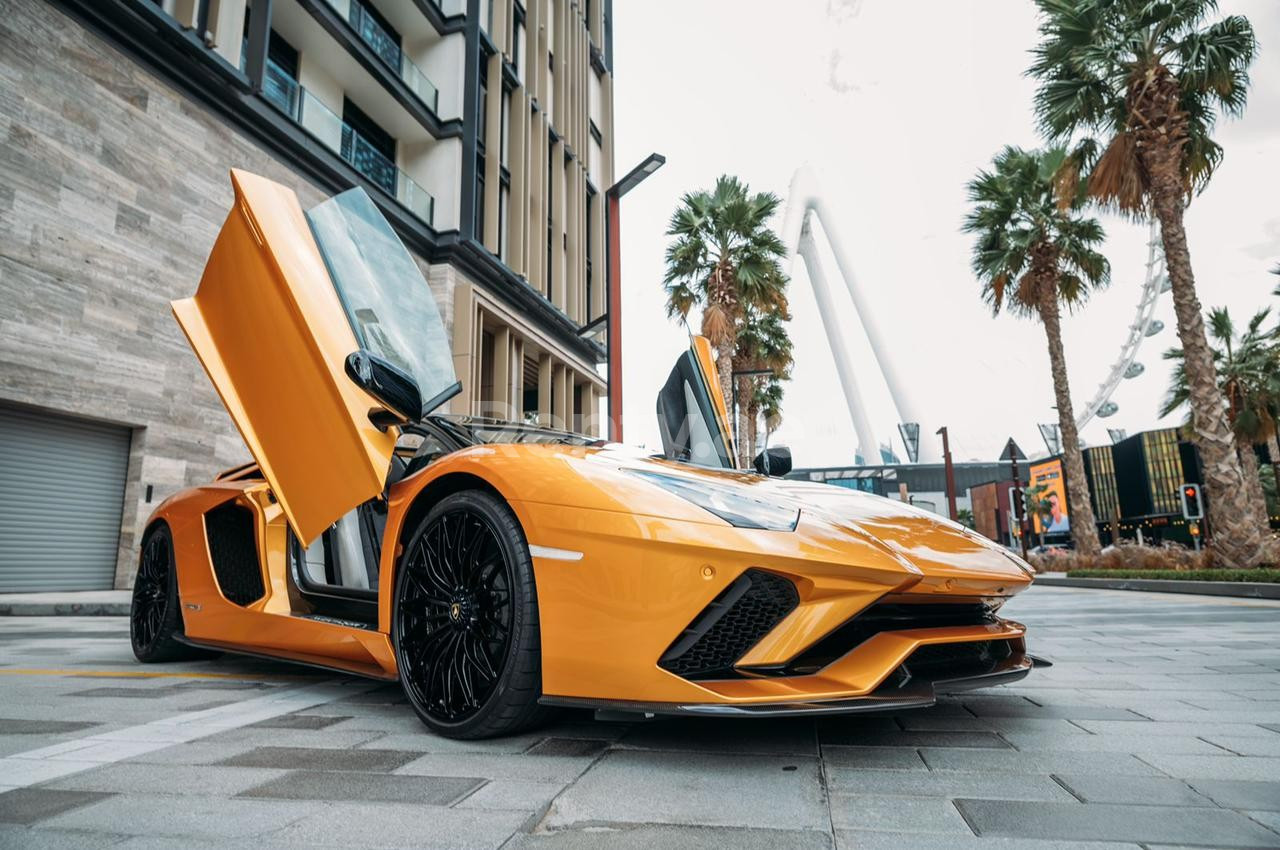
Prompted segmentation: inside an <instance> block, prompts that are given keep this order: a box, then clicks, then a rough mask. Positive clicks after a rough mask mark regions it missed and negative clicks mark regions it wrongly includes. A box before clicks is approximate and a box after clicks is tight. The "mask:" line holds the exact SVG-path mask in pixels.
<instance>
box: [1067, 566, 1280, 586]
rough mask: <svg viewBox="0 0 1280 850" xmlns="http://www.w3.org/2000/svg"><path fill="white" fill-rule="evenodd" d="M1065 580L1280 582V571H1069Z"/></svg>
mask: <svg viewBox="0 0 1280 850" xmlns="http://www.w3.org/2000/svg"><path fill="white" fill-rule="evenodd" d="M1067 578H1142V579H1176V580H1178V581H1253V582H1265V583H1267V584H1275V583H1277V582H1280V570H1272V569H1260V570H1071V571H1070V572H1068V573H1067Z"/></svg>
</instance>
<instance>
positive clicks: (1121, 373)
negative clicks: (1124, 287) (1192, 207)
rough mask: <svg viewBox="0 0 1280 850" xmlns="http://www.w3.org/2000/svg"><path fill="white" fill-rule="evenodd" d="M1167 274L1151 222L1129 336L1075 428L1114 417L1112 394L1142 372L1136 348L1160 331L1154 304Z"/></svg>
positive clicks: (1167, 285)
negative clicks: (1144, 275)
mask: <svg viewBox="0 0 1280 850" xmlns="http://www.w3.org/2000/svg"><path fill="white" fill-rule="evenodd" d="M1171 288H1172V287H1171V285H1170V283H1169V275H1168V272H1167V270H1166V269H1165V262H1164V248H1163V245H1162V244H1161V241H1160V228H1159V225H1158V224H1157V222H1155V221H1152V222H1151V227H1150V229H1149V230H1148V236H1147V274H1146V280H1145V281H1144V282H1143V284H1142V293H1141V295H1140V296H1139V298H1138V307H1137V311H1136V313H1135V314H1134V318H1133V321H1132V322H1130V323H1129V335H1128V337H1126V338H1125V341H1124V345H1122V346H1121V347H1120V354H1119V356H1118V357H1116V360H1115V362H1114V363H1112V364H1111V370H1110V371H1109V372H1107V377H1106V380H1104V381H1103V382H1102V383H1101V384H1099V385H1098V390H1097V392H1095V393H1094V395H1093V398H1092V399H1091V400H1090V401H1089V403H1088V404H1087V405H1085V407H1084V410H1082V411H1080V413H1079V414H1078V415H1077V416H1076V430H1080V429H1082V428H1084V426H1085V425H1087V424H1088V423H1089V422H1090V421H1091V420H1092V419H1093V417H1095V416H1097V417H1098V418H1099V419H1106V418H1107V417H1109V416H1114V415H1115V414H1116V411H1118V410H1119V409H1120V405H1118V404H1116V403H1115V402H1114V401H1112V400H1111V396H1112V394H1114V393H1115V391H1116V389H1117V388H1118V387H1119V386H1120V384H1121V383H1123V382H1124V381H1126V380H1131V379H1133V378H1136V377H1138V376H1139V375H1141V374H1142V373H1143V372H1145V371H1146V367H1145V366H1143V365H1142V364H1141V363H1139V362H1138V349H1139V348H1140V347H1141V346H1142V341H1143V340H1144V339H1147V338H1148V337H1153V336H1155V335H1156V334H1158V333H1160V332H1161V331H1162V330H1164V322H1162V321H1160V320H1159V319H1157V318H1156V317H1155V312H1156V303H1157V302H1158V301H1159V300H1160V296H1161V295H1162V294H1164V293H1166V292H1168V291H1169V290H1170V289H1171Z"/></svg>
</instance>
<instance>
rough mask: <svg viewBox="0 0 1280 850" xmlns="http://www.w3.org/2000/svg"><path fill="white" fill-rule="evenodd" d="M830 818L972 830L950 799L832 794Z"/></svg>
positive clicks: (866, 825) (899, 828)
mask: <svg viewBox="0 0 1280 850" xmlns="http://www.w3.org/2000/svg"><path fill="white" fill-rule="evenodd" d="M1042 805H1043V804H1042ZM831 822H832V824H833V825H834V826H835V827H836V829H864V830H882V831H890V832H932V833H945V834H948V835H965V836H968V835H972V834H973V833H972V831H970V829H969V826H968V824H966V823H965V822H964V818H962V817H960V813H959V812H958V811H956V807H955V806H953V805H952V804H951V801H950V800H939V799H930V798H923V797H875V796H856V797H855V796H850V795H847V794H832V795H831Z"/></svg>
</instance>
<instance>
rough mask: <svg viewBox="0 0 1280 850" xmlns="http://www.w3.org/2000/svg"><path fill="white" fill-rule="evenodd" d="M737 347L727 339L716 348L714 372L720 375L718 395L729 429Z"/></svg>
mask: <svg viewBox="0 0 1280 850" xmlns="http://www.w3.org/2000/svg"><path fill="white" fill-rule="evenodd" d="M737 347H738V345H737V342H736V341H735V340H733V339H727V338H726V339H723V340H721V341H720V343H719V344H718V345H717V346H716V371H717V372H719V373H720V395H721V397H722V398H723V400H724V409H725V412H726V413H727V414H728V415H729V418H728V422H729V427H730V428H732V427H733V352H734V350H735V349H736V348H737ZM726 436H728V437H732V436H733V435H732V434H728V435H726ZM735 451H736V449H735Z"/></svg>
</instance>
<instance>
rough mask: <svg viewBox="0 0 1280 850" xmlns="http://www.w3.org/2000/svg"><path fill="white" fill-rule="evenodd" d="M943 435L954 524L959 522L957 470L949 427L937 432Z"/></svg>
mask: <svg viewBox="0 0 1280 850" xmlns="http://www.w3.org/2000/svg"><path fill="white" fill-rule="evenodd" d="M936 433H938V434H941V435H942V463H943V466H944V467H945V469H946V471H947V514H948V515H949V516H950V517H951V521H952V522H956V521H957V517H958V516H959V514H958V513H956V468H955V467H954V466H953V465H952V463H951V442H950V440H948V439H947V426H946V425H943V426H942V427H941V428H939V429H938V430H937V432H936Z"/></svg>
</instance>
